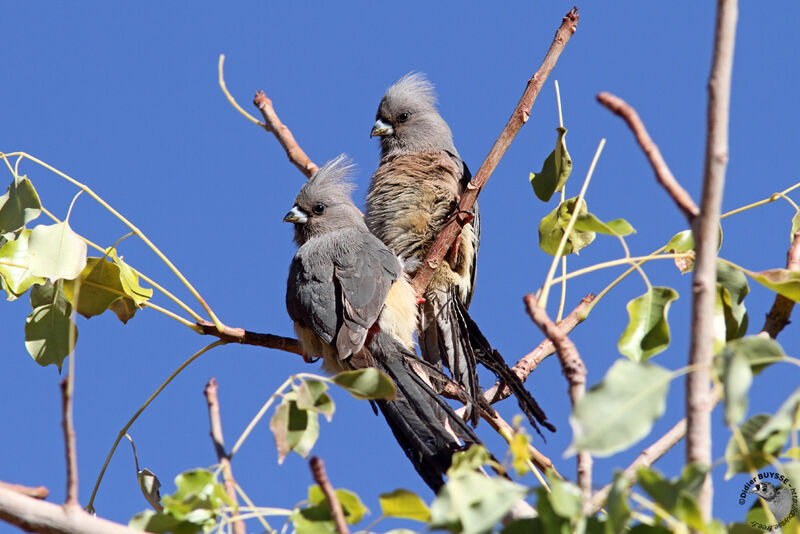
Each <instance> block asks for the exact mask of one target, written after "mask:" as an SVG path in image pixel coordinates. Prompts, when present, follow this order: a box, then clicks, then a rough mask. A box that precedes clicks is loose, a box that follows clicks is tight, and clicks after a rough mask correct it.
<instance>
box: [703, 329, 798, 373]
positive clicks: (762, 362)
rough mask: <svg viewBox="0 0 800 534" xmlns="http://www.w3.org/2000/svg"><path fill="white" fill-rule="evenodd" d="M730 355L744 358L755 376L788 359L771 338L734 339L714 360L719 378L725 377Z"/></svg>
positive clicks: (749, 337) (748, 337) (750, 337)
mask: <svg viewBox="0 0 800 534" xmlns="http://www.w3.org/2000/svg"><path fill="white" fill-rule="evenodd" d="M730 353H738V354H741V355H742V356H744V358H745V359H746V360H747V362H748V363H749V364H750V367H751V368H752V370H753V374H758V373H760V372H761V371H763V370H764V368H765V367H767V366H768V365H771V364H773V363H775V362H779V361H781V360H783V359H784V358H786V354H784V352H783V349H782V348H781V346H780V345H779V344H778V343H777V342H776V341H775V340H774V339H770V338H763V337H761V336H747V337H743V338H742V339H734V340H733V341H729V342H728V343H726V344H725V348H724V349H723V351H722V352H721V353H720V354H719V355H718V356H716V358H715V359H714V371H715V373H716V374H717V377H718V378H720V379H721V377H722V376H723V365H724V362H725V359H726V358H729V357H730Z"/></svg>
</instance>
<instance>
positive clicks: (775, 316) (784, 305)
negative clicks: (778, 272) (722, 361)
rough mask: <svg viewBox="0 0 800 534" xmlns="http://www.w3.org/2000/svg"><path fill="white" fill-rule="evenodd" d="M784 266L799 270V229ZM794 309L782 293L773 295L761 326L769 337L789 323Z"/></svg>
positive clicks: (772, 336)
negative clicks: (773, 300) (770, 307)
mask: <svg viewBox="0 0 800 534" xmlns="http://www.w3.org/2000/svg"><path fill="white" fill-rule="evenodd" d="M786 268H787V269H789V270H790V271H800V231H797V232H795V234H794V238H792V246H791V247H789V252H788V253H787V254H786ZM793 309H794V301H792V300H789V299H787V298H786V297H784V296H783V295H775V302H773V303H772V309H770V310H769V313H768V314H767V319H766V321H764V326H763V327H762V328H761V330H762V331H763V332H766V333H767V334H768V335H769V337H771V338H773V339H775V337H777V335H778V334H779V333H780V331H781V330H783V328H784V327H785V326H786V325H787V324H789V317H790V316H791V315H792V310H793Z"/></svg>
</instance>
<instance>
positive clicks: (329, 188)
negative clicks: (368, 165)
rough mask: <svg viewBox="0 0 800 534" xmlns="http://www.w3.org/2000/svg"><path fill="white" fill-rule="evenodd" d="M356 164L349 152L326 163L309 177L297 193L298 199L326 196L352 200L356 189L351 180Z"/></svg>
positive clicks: (344, 200)
mask: <svg viewBox="0 0 800 534" xmlns="http://www.w3.org/2000/svg"><path fill="white" fill-rule="evenodd" d="M354 169H355V165H354V164H353V162H352V160H350V158H349V157H348V156H347V154H339V155H338V156H337V157H335V158H334V159H332V160H330V161H329V162H327V163H325V165H323V166H322V167H320V168H319V170H318V171H317V172H316V173H314V175H313V176H312V177H311V178H309V179H308V181H307V182H306V183H305V185H303V188H302V189H301V190H300V192H299V193H298V194H297V198H298V200H300V199H301V198H303V197H305V198H308V199H318V198H324V199H328V200H329V201H331V202H345V203H349V202H352V201H351V200H350V194H351V193H352V192H353V190H354V189H355V184H353V182H352V181H351V179H352V174H353V171H354Z"/></svg>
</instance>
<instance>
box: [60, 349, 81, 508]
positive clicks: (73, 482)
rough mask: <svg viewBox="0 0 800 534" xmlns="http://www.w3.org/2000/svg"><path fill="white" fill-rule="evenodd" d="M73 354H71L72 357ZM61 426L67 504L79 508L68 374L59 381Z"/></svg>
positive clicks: (76, 461) (76, 458) (76, 456)
mask: <svg viewBox="0 0 800 534" xmlns="http://www.w3.org/2000/svg"><path fill="white" fill-rule="evenodd" d="M74 357H75V356H74V355H73V356H71V358H74ZM61 409H62V420H61V428H62V429H63V431H64V450H65V452H66V457H67V500H66V501H65V502H64V504H66V505H67V506H70V507H76V508H80V505H79V504H78V455H77V452H76V447H75V427H74V425H73V423H72V391H70V382H69V376H67V377H66V378H64V379H63V380H62V381H61Z"/></svg>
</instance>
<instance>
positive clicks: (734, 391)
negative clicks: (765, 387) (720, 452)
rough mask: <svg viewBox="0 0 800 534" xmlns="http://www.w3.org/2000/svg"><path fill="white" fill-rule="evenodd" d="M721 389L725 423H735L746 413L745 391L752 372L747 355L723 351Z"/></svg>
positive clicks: (748, 386)
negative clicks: (723, 400)
mask: <svg viewBox="0 0 800 534" xmlns="http://www.w3.org/2000/svg"><path fill="white" fill-rule="evenodd" d="M721 360H722V389H723V393H724V399H725V423H726V424H727V425H736V424H739V422H741V420H742V419H743V418H744V416H745V415H746V414H747V393H748V392H749V391H750V384H752V383H753V372H752V370H751V369H750V363H749V362H748V361H747V357H745V356H744V355H742V354H741V353H739V352H736V351H723V352H722V354H721Z"/></svg>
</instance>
